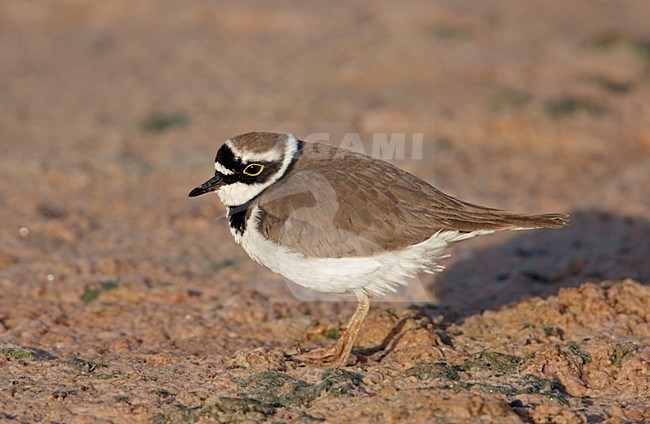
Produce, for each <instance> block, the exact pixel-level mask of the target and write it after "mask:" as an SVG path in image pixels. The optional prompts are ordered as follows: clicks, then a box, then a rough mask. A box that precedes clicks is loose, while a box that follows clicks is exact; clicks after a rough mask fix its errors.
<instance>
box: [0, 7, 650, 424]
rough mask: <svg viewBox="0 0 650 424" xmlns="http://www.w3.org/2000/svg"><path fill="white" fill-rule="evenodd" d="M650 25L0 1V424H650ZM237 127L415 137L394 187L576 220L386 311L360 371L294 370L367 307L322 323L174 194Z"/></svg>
mask: <svg viewBox="0 0 650 424" xmlns="http://www.w3.org/2000/svg"><path fill="white" fill-rule="evenodd" d="M649 20H650V4H649V3H648V2H646V1H642V0H639V1H624V2H593V1H591V0H580V1H572V2H563V3H562V4H555V3H554V4H553V5H550V4H549V5H547V4H545V3H543V2H521V1H518V0H507V1H483V2H479V3H477V2H472V1H440V2H435V3H432V2H429V1H413V2H407V3H406V4H403V3H398V2H389V1H379V2H378V1H372V2H371V1H363V2H355V3H354V5H351V4H348V3H341V4H335V3H332V2H327V3H320V4H303V5H301V6H296V5H295V4H294V3H293V2H288V1H280V2H272V3H270V2H261V1H253V2H247V3H245V4H238V5H235V4H231V3H228V4H226V3H225V2H223V3H222V2H216V1H198V0H197V1H188V2H183V3H182V4H181V3H180V2H174V1H156V2H154V1H144V0H143V1H138V2H131V3H129V4H128V5H127V4H126V3H124V2H84V1H58V2H45V1H34V2H21V1H12V2H8V1H7V2H2V3H0V149H1V155H0V193H1V196H0V421H2V422H42V421H45V422H73V423H74V422H160V423H163V422H170V423H172V422H198V421H217V422H255V421H264V420H268V421H273V422H287V421H297V422H349V421H351V420H356V421H358V422H368V421H374V422H426V421H428V422H432V421H433V422H454V423H455V422H476V421H477V420H482V422H500V423H501V422H522V421H523V422H567V423H573V422H594V423H597V422H602V421H608V422H644V421H645V422H648V421H650V406H649V405H650V369H649V361H650V310H649V308H648V304H650V287H649V286H648V285H647V284H648V283H649V282H650V260H649V258H650V243H649V241H648V240H650V192H649V189H648V181H650V27H648V25H647V23H648V21H649ZM250 130H280V131H288V132H292V133H294V134H296V135H297V136H299V137H308V136H310V135H311V136H313V135H314V134H316V133H326V134H328V136H329V140H330V142H331V143H332V144H336V145H339V144H341V143H342V142H343V141H344V140H346V139H345V137H346V136H347V135H349V134H358V135H359V137H360V139H361V140H363V142H364V144H363V146H362V147H364V148H366V149H369V150H368V151H370V150H371V148H372V143H371V141H372V137H373V134H385V133H404V134H406V136H407V140H412V137H413V136H414V134H422V137H423V140H424V148H423V153H422V157H421V158H418V157H416V158H412V155H408V154H407V155H406V158H405V159H403V160H398V159H396V160H394V162H395V163H396V164H397V165H399V166H401V167H403V168H405V169H407V170H409V171H410V172H412V173H414V174H416V175H418V176H420V177H422V178H424V179H426V180H428V181H431V182H433V183H435V185H436V186H437V187H439V188H441V189H442V190H444V191H446V192H448V193H449V194H452V195H454V196H457V197H460V198H462V199H465V200H468V201H471V202H474V203H481V204H486V205H488V206H494V207H501V208H507V209H512V210H518V211H527V212H568V213H570V214H571V215H572V224H571V227H569V228H567V229H563V230H549V231H536V232H513V233H510V234H497V235H493V236H486V237H483V238H478V239H475V240H470V241H467V242H463V243H462V244H459V245H457V246H455V247H454V248H453V249H452V250H451V253H452V254H453V255H452V257H451V258H450V259H448V260H446V261H445V265H446V266H447V270H446V271H445V272H444V273H443V274H440V275H438V276H436V278H435V279H431V278H430V277H429V278H425V277H422V278H421V279H420V280H419V282H417V281H416V282H415V283H414V284H413V286H412V287H411V288H409V289H408V290H406V291H404V292H402V293H400V294H399V295H397V296H394V297H392V298H390V299H391V301H383V302H382V301H379V302H376V303H375V304H374V306H373V309H372V311H371V313H370V315H369V317H368V321H367V323H366V325H365V327H364V329H363V333H362V335H361V336H360V339H359V342H358V348H357V349H356V350H355V352H354V353H355V362H354V365H352V366H350V367H347V368H345V369H330V368H328V367H326V366H323V365H319V364H304V363H300V362H297V361H295V360H293V359H292V358H291V354H294V353H297V352H298V351H299V349H300V348H302V349H310V348H315V347H324V346H328V345H329V344H331V343H332V342H333V340H334V339H335V338H336V337H337V335H338V334H339V333H340V331H341V329H342V326H343V325H345V322H346V320H347V318H348V316H349V314H350V313H351V312H352V310H353V309H354V304H353V303H351V302H343V301H327V300H323V299H321V300H317V301H315V300H308V298H307V295H306V294H305V293H303V292H299V291H296V290H295V287H293V286H291V285H290V284H289V283H287V282H286V281H284V280H283V279H282V278H281V277H279V276H277V275H274V274H272V273H271V272H269V271H267V270H265V269H263V268H262V267H260V266H258V265H257V264H255V263H253V262H252V261H251V260H250V259H249V258H248V257H247V256H246V254H245V253H244V252H243V251H242V250H241V249H240V248H239V247H238V246H237V245H236V244H235V243H234V241H232V239H231V237H230V234H229V232H228V229H227V225H226V221H225V220H223V219H222V218H220V217H222V215H223V212H224V209H223V207H222V206H221V205H219V203H218V201H217V199H216V198H210V196H207V197H206V198H203V197H202V198H199V199H188V198H187V197H186V195H187V192H188V191H189V190H190V189H191V188H193V187H194V186H196V185H197V184H199V183H201V182H202V181H204V180H205V179H207V178H208V177H209V176H210V174H211V172H212V160H213V155H214V152H215V151H216V149H217V147H218V146H219V145H220V144H221V143H222V142H223V140H225V139H226V138H228V137H230V136H232V135H235V134H237V133H240V132H244V131H250ZM319 137H323V136H322V134H321V136H319ZM347 140H349V139H347ZM407 145H408V146H407V147H410V144H408V143H407ZM357 147H358V146H357ZM408 151H409V150H408V149H407V152H408ZM393 159H395V158H393Z"/></svg>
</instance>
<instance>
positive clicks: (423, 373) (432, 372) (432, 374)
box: [405, 362, 460, 381]
mask: <svg viewBox="0 0 650 424" xmlns="http://www.w3.org/2000/svg"><path fill="white" fill-rule="evenodd" d="M405 375H406V376H407V377H417V378H419V379H420V380H430V379H432V378H442V379H445V380H451V381H458V380H459V379H460V377H459V376H458V367H455V366H452V365H449V364H447V363H446V362H421V363H419V364H417V365H415V366H413V367H411V368H409V369H407V370H406V372H405Z"/></svg>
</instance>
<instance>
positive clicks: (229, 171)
mask: <svg viewBox="0 0 650 424" xmlns="http://www.w3.org/2000/svg"><path fill="white" fill-rule="evenodd" d="M214 169H215V170H216V171H217V172H218V173H220V174H223V175H234V173H235V171H233V170H232V169H228V168H226V167H225V166H223V165H222V164H220V163H219V162H215V163H214Z"/></svg>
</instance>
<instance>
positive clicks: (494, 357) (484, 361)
mask: <svg viewBox="0 0 650 424" xmlns="http://www.w3.org/2000/svg"><path fill="white" fill-rule="evenodd" d="M523 362H524V360H523V359H522V358H520V357H518V356H514V355H507V354H505V353H499V352H489V351H485V352H479V353H476V354H474V355H472V357H471V358H469V359H467V360H466V361H465V363H464V364H463V368H465V369H466V370H468V371H470V370H471V371H480V372H492V373H496V374H505V375H509V374H514V373H516V372H518V371H519V368H520V365H521V364H522V363H523Z"/></svg>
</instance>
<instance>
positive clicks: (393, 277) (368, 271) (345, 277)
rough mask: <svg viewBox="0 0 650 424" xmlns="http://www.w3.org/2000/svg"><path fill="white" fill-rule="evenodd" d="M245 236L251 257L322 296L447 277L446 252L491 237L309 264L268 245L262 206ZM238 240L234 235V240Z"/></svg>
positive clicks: (453, 234) (446, 238)
mask: <svg viewBox="0 0 650 424" xmlns="http://www.w3.org/2000/svg"><path fill="white" fill-rule="evenodd" d="M251 212H252V213H251V215H250V217H249V219H248V221H247V223H246V231H245V232H244V234H243V236H240V237H238V236H235V240H236V241H237V243H240V244H241V245H242V247H243V248H244V250H245V251H246V252H247V253H248V255H249V256H250V257H251V258H252V259H253V260H255V261H256V262H259V263H260V264H262V265H264V266H266V267H268V268H269V269H270V270H271V271H273V272H276V273H278V274H280V275H282V276H284V277H285V278H287V279H289V280H291V281H293V282H294V283H296V284H299V285H301V286H303V287H307V288H310V289H313V290H316V291H319V292H324V293H337V294H343V293H354V292H359V291H362V292H365V293H367V294H369V295H382V294H384V293H386V292H388V291H393V292H394V291H395V286H397V285H400V284H405V280H406V279H407V278H408V277H412V276H415V275H416V274H418V273H422V272H428V273H432V272H434V271H441V270H442V268H443V267H442V266H440V265H438V264H437V261H438V260H439V259H441V258H444V257H446V256H448V255H445V254H444V248H445V247H447V245H449V243H452V242H456V241H460V240H464V239H467V238H471V237H474V236H476V235H479V234H487V233H491V232H492V231H487V230H481V231H474V232H472V233H460V232H458V231H443V232H441V231H439V232H437V233H435V234H434V235H432V236H431V237H430V238H429V239H427V240H425V241H423V242H421V243H418V244H415V245H412V246H409V247H407V248H405V249H402V250H400V251H386V252H383V253H380V254H377V255H373V256H364V257H352V258H324V259H318V258H306V257H305V256H303V255H302V254H300V253H297V252H293V251H290V250H289V249H287V248H285V247H283V246H281V245H279V244H277V243H274V242H272V241H270V240H268V239H266V238H265V237H264V236H263V235H262V234H261V233H260V232H259V230H258V224H259V216H260V215H259V214H260V213H261V211H260V210H259V208H258V207H257V206H255V207H254V208H253V210H252V211H251ZM233 235H234V234H233Z"/></svg>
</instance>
